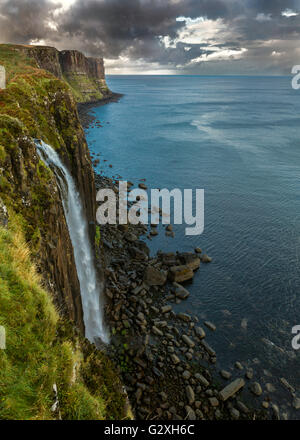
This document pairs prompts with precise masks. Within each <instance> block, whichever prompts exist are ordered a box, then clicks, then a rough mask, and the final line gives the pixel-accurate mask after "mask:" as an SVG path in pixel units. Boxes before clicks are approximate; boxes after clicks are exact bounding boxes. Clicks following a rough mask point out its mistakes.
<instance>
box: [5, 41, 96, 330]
mask: <svg viewBox="0 0 300 440" xmlns="http://www.w3.org/2000/svg"><path fill="white" fill-rule="evenodd" d="M11 50H12V48H7V46H6V47H5V49H3V51H1V47H0V64H2V65H4V66H5V67H6V70H7V72H8V77H12V75H11V70H12V69H14V66H15V64H18V63H20V64H21V61H22V62H23V63H24V65H26V66H27V64H26V58H22V60H20V59H19V58H18V54H19V56H21V57H24V53H23V51H21V53H20V51H19V50H18V49H17V51H16V50H15V49H13V50H12V54H13V57H12V58H13V63H11V61H12V58H10V57H9V56H8V55H9V53H8V52H9V51H11ZM56 52H57V51H56ZM56 52H55V51H52V50H51V51H48V50H47V51H46V53H45V52H43V51H42V54H43V56H44V55H45V57H44V58H43V62H44V63H48V62H51V63H52V62H53V64H52V67H53V68H54V69H55V71H56V73H57V74H59V69H58V66H57V65H56V64H55V62H54V61H55V60H57V59H58V58H59V54H58V53H56ZM46 55H47V56H46ZM27 67H28V66H27ZM35 138H36V139H42V140H44V141H45V142H46V143H48V144H49V145H51V146H52V147H53V148H55V149H56V150H57V151H58V153H59V155H60V157H61V158H62V160H63V162H64V163H65V165H66V166H67V167H68V169H69V170H71V172H72V175H73V177H74V179H75V181H76V183H77V187H78V190H79V192H80V193H81V196H82V200H83V202H84V204H85V209H86V216H87V220H88V222H89V223H90V224H91V235H92V236H93V235H94V234H93V233H94V224H95V212H96V207H95V200H96V197H95V185H94V173H93V169H92V164H91V158H90V154H89V151H88V147H87V144H86V140H85V136H84V132H83V129H82V127H81V125H80V122H79V119H78V113H77V106H76V102H75V100H74V98H73V96H72V93H71V92H70V89H69V87H68V86H67V85H66V84H65V83H64V82H62V81H60V80H58V79H56V78H54V76H53V75H51V74H50V73H47V72H45V71H43V70H39V69H37V68H35V67H32V68H30V67H28V69H27V70H26V74H17V75H15V76H14V77H13V81H10V82H8V84H7V89H6V90H1V91H0V197H2V199H3V201H4V203H5V204H6V206H7V207H8V208H11V209H13V211H14V212H15V213H16V214H17V215H19V216H20V217H21V219H22V223H23V224H24V229H25V234H26V239H27V241H29V242H30V243H31V248H32V251H33V253H34V254H35V256H36V259H37V261H38V265H39V267H40V270H41V271H42V272H43V274H44V278H45V280H46V281H47V287H48V288H49V289H50V290H51V291H52V294H53V296H54V298H55V301H56V304H57V305H58V306H59V308H60V310H62V311H64V312H65V315H66V316H68V317H69V318H70V319H72V320H73V321H75V322H76V324H77V326H78V327H79V328H80V330H81V332H83V330H84V325H83V317H82V306H81V297H80V287H79V281H78V277H77V272H76V266H75V261H74V255H73V249H72V245H71V241H70V237H69V233H68V228H67V225H66V221H65V217H64V212H63V207H62V202H61V196H60V193H59V190H58V188H57V184H56V179H55V177H54V175H53V174H52V173H50V172H49V170H48V169H47V168H45V167H44V166H43V164H42V162H41V161H40V160H39V157H38V155H37V152H36V147H35V143H34V139H35Z"/></svg>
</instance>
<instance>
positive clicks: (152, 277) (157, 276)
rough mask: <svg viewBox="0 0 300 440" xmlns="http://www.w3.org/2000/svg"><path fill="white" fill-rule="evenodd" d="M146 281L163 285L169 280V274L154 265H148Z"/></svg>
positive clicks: (154, 284)
mask: <svg viewBox="0 0 300 440" xmlns="http://www.w3.org/2000/svg"><path fill="white" fill-rule="evenodd" d="M144 281H145V282H146V283H147V284H148V285H149V286H163V285H164V284H165V283H166V281H167V274H166V272H164V271H161V270H158V269H156V268H155V267H153V266H148V267H147V268H146V270H145V274H144Z"/></svg>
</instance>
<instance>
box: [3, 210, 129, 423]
mask: <svg viewBox="0 0 300 440" xmlns="http://www.w3.org/2000/svg"><path fill="white" fill-rule="evenodd" d="M10 218H11V220H10V222H9V229H6V228H4V227H0V310H1V313H0V325H2V326H4V327H5V329H6V335H7V341H6V350H0V419H15V420H19V419H57V418H60V417H61V418H62V419H74V420H81V419H82V420H84V419H85V420H86V419H91V420H101V419H105V418H118V417H120V416H121V417H125V415H126V414H124V410H125V396H124V395H123V394H122V391H121V385H120V382H119V381H118V380H116V378H117V374H116V372H115V370H114V367H113V365H112V364H111V362H110V361H109V359H108V358H107V357H106V356H105V355H104V354H101V353H100V352H98V351H96V350H95V349H94V348H93V347H92V346H90V344H89V343H88V342H87V341H84V340H83V339H82V338H81V337H80V336H78V335H75V333H74V332H73V330H72V327H71V326H70V325H69V324H68V323H67V322H66V321H63V320H62V319H61V317H60V316H59V314H58V312H57V310H56V309H55V307H54V306H53V303H52V301H51V299H50V296H49V294H48V293H47V292H46V291H45V290H44V289H43V288H42V286H41V278H40V276H39V275H38V274H37V271H36V268H35V266H34V265H33V263H32V262H31V260H30V250H29V248H28V245H27V244H26V242H25V240H24V236H23V233H22V229H21V228H20V222H19V219H18V217H17V216H13V219H12V217H10ZM54 384H56V386H57V390H58V401H59V407H58V410H57V411H55V412H52V411H51V407H52V405H53V404H54V393H53V385H54Z"/></svg>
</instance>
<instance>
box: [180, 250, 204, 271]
mask: <svg viewBox="0 0 300 440" xmlns="http://www.w3.org/2000/svg"><path fill="white" fill-rule="evenodd" d="M179 259H180V261H181V263H182V264H183V265H185V266H188V267H190V268H191V269H192V270H193V271H194V270H197V269H199V267H200V258H199V257H198V255H195V254H194V253H190V252H185V253H183V254H179Z"/></svg>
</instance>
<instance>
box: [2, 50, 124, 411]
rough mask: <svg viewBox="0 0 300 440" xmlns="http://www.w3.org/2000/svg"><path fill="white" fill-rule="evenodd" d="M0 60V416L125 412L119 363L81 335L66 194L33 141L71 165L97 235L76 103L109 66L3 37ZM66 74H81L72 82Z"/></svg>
mask: <svg viewBox="0 0 300 440" xmlns="http://www.w3.org/2000/svg"><path fill="white" fill-rule="evenodd" d="M0 65H3V66H4V67H5V70H6V78H7V83H6V89H5V90H4V89H3V90H0V325H1V326H3V327H4V328H5V330H6V346H7V349H6V350H0V402H1V403H0V419H45V418H47V419H49V418H50V419H52V418H53V419H59V418H63V419H80V418H81V419H103V418H108V419H116V418H125V417H126V416H127V407H126V396H124V393H123V389H122V385H121V382H120V380H119V378H118V374H117V372H116V371H115V367H114V365H113V364H112V363H111V362H110V360H109V358H108V356H107V355H105V354H104V353H101V352H100V351H98V350H95V347H94V346H93V345H91V344H90V343H89V342H88V341H87V340H85V339H84V337H83V334H84V322H83V313H82V303H81V294H80V285H79V280H78V275H77V270H76V264H75V259H74V252H73V247H72V243H71V240H70V235H69V231H68V227H67V224H66V219H65V215H64V210H63V204H62V197H61V194H60V191H59V188H58V185H57V181H56V179H55V176H54V174H53V172H52V171H51V170H50V169H49V168H48V167H46V166H45V165H44V163H43V162H42V161H41V160H40V158H39V155H38V153H37V150H36V142H35V140H36V139H39V140H43V141H44V142H45V143H47V144H49V145H51V147H52V148H53V149H55V150H56V151H57V152H58V154H59V156H60V158H61V160H62V161H63V163H64V165H65V166H66V167H67V168H68V169H69V171H70V172H71V174H72V176H73V178H74V180H75V182H76V186H77V189H78V191H79V192H80V194H81V196H82V197H81V198H82V201H83V204H84V210H85V214H86V218H87V221H88V223H89V224H90V234H91V236H92V238H93V239H94V237H95V210H96V209H95V200H96V198H95V183H94V173H93V168H92V163H91V158H90V153H89V150H88V146H87V143H86V140H85V135H84V131H83V129H82V126H81V124H80V121H79V117H78V112H77V102H79V101H80V100H83V99H84V100H85V101H91V100H92V99H100V98H101V97H103V96H104V95H103V93H104V89H105V86H104V84H105V79H104V77H103V75H104V69H102V67H101V66H103V65H102V64H101V61H89V60H88V59H86V58H85V57H84V56H83V55H82V54H79V53H78V52H76V51H70V52H68V53H60V52H58V51H57V50H56V49H53V48H37V47H25V46H13V45H0ZM41 67H43V69H41ZM73 69H74V70H73ZM66 77H68V78H69V79H70V78H71V77H73V78H75V79H74V81H75V83H73V86H71V87H70V84H67V83H66V81H64V79H65V78H66ZM70 81H71V79H70ZM86 83H88V84H89V85H88V86H83V84H86ZM100 86H101V87H102V86H103V89H100ZM74 88H76V94H75V92H73V93H72V90H74ZM107 90H108V89H107ZM102 92H103V93H102ZM107 93H109V92H107ZM74 95H75V96H74ZM76 327H77V330H76Z"/></svg>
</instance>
